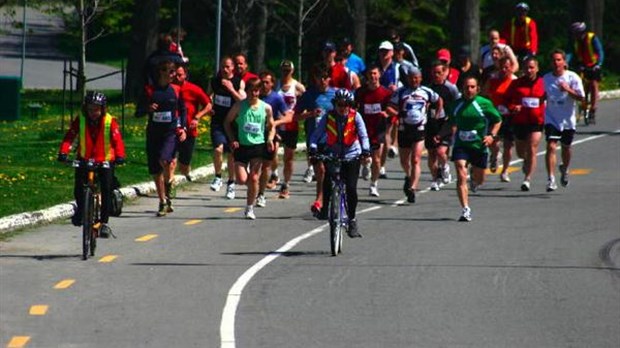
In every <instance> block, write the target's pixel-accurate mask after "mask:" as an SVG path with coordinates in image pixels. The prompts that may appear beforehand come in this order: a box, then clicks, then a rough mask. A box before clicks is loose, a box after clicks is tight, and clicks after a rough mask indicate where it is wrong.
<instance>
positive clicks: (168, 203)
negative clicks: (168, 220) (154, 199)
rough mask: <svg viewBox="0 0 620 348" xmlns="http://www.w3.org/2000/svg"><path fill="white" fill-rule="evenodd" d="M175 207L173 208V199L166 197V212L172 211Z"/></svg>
mask: <svg viewBox="0 0 620 348" xmlns="http://www.w3.org/2000/svg"><path fill="white" fill-rule="evenodd" d="M173 211H174V208H172V200H171V199H170V198H167V199H166V213H172V212H173Z"/></svg>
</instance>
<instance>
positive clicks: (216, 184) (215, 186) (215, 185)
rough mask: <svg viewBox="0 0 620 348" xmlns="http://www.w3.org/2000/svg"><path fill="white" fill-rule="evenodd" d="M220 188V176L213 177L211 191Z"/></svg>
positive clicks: (216, 190)
mask: <svg viewBox="0 0 620 348" xmlns="http://www.w3.org/2000/svg"><path fill="white" fill-rule="evenodd" d="M221 188H222V178H219V177H217V176H216V177H215V178H213V181H212V182H211V191H215V192H219V191H220V189H221Z"/></svg>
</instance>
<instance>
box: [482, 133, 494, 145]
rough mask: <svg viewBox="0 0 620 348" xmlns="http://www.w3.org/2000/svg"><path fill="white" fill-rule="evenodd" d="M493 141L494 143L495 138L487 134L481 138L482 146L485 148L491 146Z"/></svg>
mask: <svg viewBox="0 0 620 348" xmlns="http://www.w3.org/2000/svg"><path fill="white" fill-rule="evenodd" d="M494 141H495V137H494V136H492V135H491V134H487V135H486V136H485V137H484V138H482V144H483V145H484V146H486V147H489V146H491V144H493V142H494Z"/></svg>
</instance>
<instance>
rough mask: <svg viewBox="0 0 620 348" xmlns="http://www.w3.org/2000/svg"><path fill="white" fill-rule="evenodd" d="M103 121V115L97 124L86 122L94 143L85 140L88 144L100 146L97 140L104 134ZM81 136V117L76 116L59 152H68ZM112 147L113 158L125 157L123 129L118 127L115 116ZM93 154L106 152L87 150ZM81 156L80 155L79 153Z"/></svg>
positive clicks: (112, 126) (102, 150)
mask: <svg viewBox="0 0 620 348" xmlns="http://www.w3.org/2000/svg"><path fill="white" fill-rule="evenodd" d="M102 121H103V116H102V117H101V118H100V119H99V122H97V123H95V124H91V123H90V122H86V124H87V127H86V132H87V133H88V135H89V136H90V139H92V140H93V141H92V143H90V142H84V143H85V144H86V145H87V146H89V145H90V146H94V147H96V146H98V144H99V143H98V142H97V141H96V140H97V139H98V137H99V136H103V134H100V133H101V128H102V127H101V123H100V122H102ZM79 136H80V117H76V118H75V119H74V120H73V122H71V126H70V127H69V130H68V131H67V133H66V134H65V137H64V139H63V140H62V143H61V144H60V150H59V153H64V154H68V153H69V151H71V145H72V144H73V141H74V140H75V139H76V138H78V137H79ZM109 140H110V142H109V144H110V148H111V154H112V158H111V160H112V161H114V159H116V158H119V157H123V158H125V143H124V142H123V138H122V136H121V131H120V129H119V127H118V123H117V122H116V119H115V118H112V122H111V123H110V139H109ZM79 143H80V142H78V148H77V149H76V150H77V151H76V153H78V154H79V153H80V149H79V146H80V145H79ZM87 152H89V153H91V154H96V153H99V152H105V149H96V148H95V149H93V151H87ZM78 157H79V155H78ZM93 157H94V156H93ZM81 159H84V160H90V159H94V158H81Z"/></svg>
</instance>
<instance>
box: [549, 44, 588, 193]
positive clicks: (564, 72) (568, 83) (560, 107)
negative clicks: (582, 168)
mask: <svg viewBox="0 0 620 348" xmlns="http://www.w3.org/2000/svg"><path fill="white" fill-rule="evenodd" d="M551 65H552V68H553V70H552V71H551V72H548V73H547V74H545V75H544V76H543V81H544V83H545V92H546V94H547V107H546V108H545V139H546V140H547V153H546V154H545V163H546V165H547V175H548V181H547V192H551V191H555V190H556V189H557V188H558V185H557V184H556V181H555V165H556V163H557V160H556V155H555V152H556V148H557V145H558V141H559V142H560V143H561V146H562V164H560V174H561V177H560V183H561V185H562V186H563V187H566V186H568V166H569V165H570V160H571V144H572V143H573V136H574V135H575V129H576V126H577V117H576V107H575V101H582V100H583V98H584V95H585V93H584V91H583V84H582V83H581V78H580V77H579V75H577V74H576V73H575V72H573V71H570V70H568V69H567V68H566V53H565V52H564V51H563V50H560V49H556V50H554V51H553V52H551Z"/></svg>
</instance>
